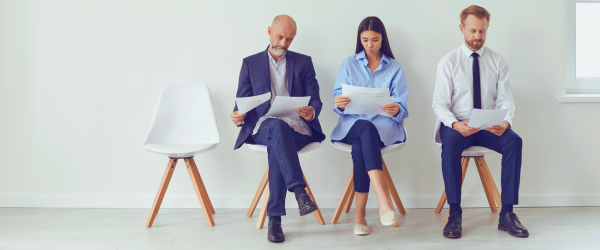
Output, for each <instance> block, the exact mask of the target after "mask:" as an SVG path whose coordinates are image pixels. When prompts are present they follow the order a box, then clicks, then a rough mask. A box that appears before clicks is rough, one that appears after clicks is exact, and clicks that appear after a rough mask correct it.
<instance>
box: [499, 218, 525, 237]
mask: <svg viewBox="0 0 600 250" xmlns="http://www.w3.org/2000/svg"><path fill="white" fill-rule="evenodd" d="M498 230H502V231H507V232H508V234H510V235H512V236H515V237H528V236H529V231H527V228H525V226H523V224H521V221H519V218H518V217H517V215H516V214H515V213H512V212H507V213H505V214H504V215H500V219H499V221H498Z"/></svg>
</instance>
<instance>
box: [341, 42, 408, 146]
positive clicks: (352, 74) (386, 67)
mask: <svg viewBox="0 0 600 250" xmlns="http://www.w3.org/2000/svg"><path fill="white" fill-rule="evenodd" d="M367 63H368V61H367V58H366V57H365V51H364V50H363V51H361V52H359V53H357V54H355V55H352V56H350V57H348V58H346V59H345V60H344V61H343V62H342V65H341V66H340V70H339V71H338V76H337V79H336V81H335V87H334V88H333V96H334V97H336V96H339V95H342V84H349V85H353V86H359V87H368V88H389V89H390V96H393V97H394V102H395V103H398V104H399V105H400V111H399V112H398V114H397V115H395V116H392V117H387V116H381V115H350V114H344V112H343V111H341V110H340V109H339V108H338V107H337V105H335V106H334V108H333V111H335V112H336V113H338V114H339V115H340V118H339V119H338V123H337V125H336V126H335V129H333V132H332V133H331V141H341V140H342V139H344V137H346V134H348V131H350V128H352V125H354V122H356V121H357V120H359V119H362V120H367V121H371V122H372V123H373V124H374V125H375V127H376V128H377V131H378V132H379V138H380V139H381V141H382V142H383V144H384V145H385V146H389V145H392V144H394V143H399V142H403V141H404V139H405V137H406V136H405V134H404V129H402V126H401V125H400V122H401V121H402V119H404V118H406V117H408V111H407V109H406V99H407V98H408V86H407V85H406V77H405V76H404V70H403V69H402V66H401V65H400V63H399V62H397V61H396V60H394V59H392V58H390V57H388V56H386V55H385V54H384V55H383V56H382V57H381V63H380V64H379V67H377V69H376V70H375V71H374V72H373V74H371V69H369V67H367ZM350 101H352V99H350Z"/></svg>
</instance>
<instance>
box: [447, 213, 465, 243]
mask: <svg viewBox="0 0 600 250" xmlns="http://www.w3.org/2000/svg"><path fill="white" fill-rule="evenodd" d="M461 236H462V214H461V213H453V214H451V215H450V217H448V223H446V226H445V227H444V237H446V238H450V239H458V238H460V237H461Z"/></svg>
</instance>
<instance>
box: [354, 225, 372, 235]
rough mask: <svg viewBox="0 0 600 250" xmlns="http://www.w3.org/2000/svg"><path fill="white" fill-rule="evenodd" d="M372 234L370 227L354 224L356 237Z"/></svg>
mask: <svg viewBox="0 0 600 250" xmlns="http://www.w3.org/2000/svg"><path fill="white" fill-rule="evenodd" d="M370 233H371V229H369V227H368V226H365V225H361V224H354V234H356V235H368V234H370Z"/></svg>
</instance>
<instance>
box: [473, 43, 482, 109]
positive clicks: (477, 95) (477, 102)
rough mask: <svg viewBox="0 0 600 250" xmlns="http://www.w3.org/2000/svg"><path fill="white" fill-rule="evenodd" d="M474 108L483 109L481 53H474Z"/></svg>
mask: <svg viewBox="0 0 600 250" xmlns="http://www.w3.org/2000/svg"><path fill="white" fill-rule="evenodd" d="M471 56H473V108H475V109H481V78H480V77H479V60H478V59H477V57H479V54H477V53H473V54H471Z"/></svg>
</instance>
